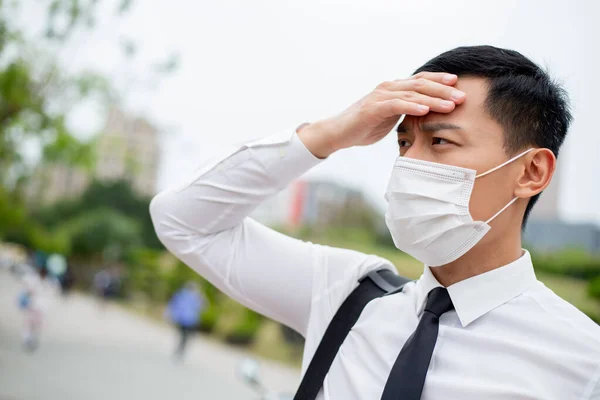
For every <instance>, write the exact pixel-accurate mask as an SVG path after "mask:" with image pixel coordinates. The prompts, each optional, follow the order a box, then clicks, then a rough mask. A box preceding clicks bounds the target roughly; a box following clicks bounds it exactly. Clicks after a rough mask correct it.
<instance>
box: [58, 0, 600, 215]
mask: <svg viewBox="0 0 600 400" xmlns="http://www.w3.org/2000/svg"><path fill="white" fill-rule="evenodd" d="M598 15H600V3H598V2H594V1H592V0H589V1H583V0H581V1H572V2H567V1H554V0H545V1H543V0H538V1H517V0H501V1H480V0H479V1H467V0H463V1H456V0H455V1H431V0H430V1H424V0H420V1H402V0H369V1H366V0H363V1H356V0H303V1H291V0H254V1H244V0H225V1H214V2H190V1H184V0H170V1H158V0H145V1H141V0H138V1H137V2H135V5H134V7H133V9H132V11H131V13H130V15H128V16H127V17H126V18H125V19H121V20H105V21H104V22H102V24H101V26H100V27H99V28H98V29H97V31H96V32H95V33H94V35H93V36H91V37H86V38H85V39H82V40H81V41H80V42H79V43H76V44H75V47H74V48H75V50H70V52H68V53H66V54H67V55H66V56H65V57H64V59H65V61H66V63H68V64H69V65H70V66H72V67H73V68H80V67H82V66H86V67H93V68H97V69H99V70H101V71H104V72H106V73H107V74H108V75H109V76H111V78H112V79H113V80H114V81H115V82H117V83H118V82H128V81H129V80H131V78H132V77H135V76H138V73H139V71H142V70H143V67H144V65H143V64H144V62H146V60H150V59H156V58H157V57H163V56H165V55H167V54H168V53H169V52H170V51H171V50H177V51H178V52H179V53H180V55H181V64H180V67H179V69H178V70H177V71H176V72H175V73H174V74H173V75H172V76H170V77H168V78H166V79H164V80H162V81H161V83H160V85H158V86H157V87H156V88H153V89H148V90H142V89H139V88H138V89H135V90H134V91H133V92H129V93H128V94H127V97H126V100H127V104H128V105H129V107H130V108H131V109H134V110H136V111H137V112H141V113H143V114H145V115H146V116H148V117H149V118H150V119H151V120H152V121H154V122H155V123H156V124H157V125H158V126H159V127H160V128H161V129H162V132H163V138H162V140H163V143H164V157H163V162H162V167H161V179H160V187H161V188H164V187H165V186H168V185H170V184H171V183H173V182H178V181H179V180H181V179H182V177H184V176H185V173H186V172H187V171H189V170H191V169H193V168H194V167H196V166H197V165H198V164H199V163H201V162H202V161H204V160H206V159H207V158H210V156H211V154H213V153H214V151H215V149H217V148H219V147H220V146H224V145H228V144H231V143H234V142H239V141H244V140H248V139H250V138H255V137H259V136H265V135H269V134H272V133H275V132H277V131H279V130H281V129H285V128H287V127H295V126H297V125H298V124H300V123H301V122H303V121H313V120H316V119H319V118H323V117H326V116H329V115H331V114H333V113H337V112H339V111H341V110H343V109H344V108H345V107H347V106H348V105H350V104H351V103H353V102H354V101H356V100H358V99H359V98H360V97H362V96H363V95H364V94H366V93H368V92H369V91H370V90H372V88H373V87H375V86H376V85H377V84H378V83H380V82H381V81H384V80H391V79H398V78H402V77H405V76H407V75H409V74H410V73H411V72H412V71H413V70H414V69H416V68H417V67H418V66H419V65H421V64H422V63H424V62H425V61H427V60H428V59H429V58H431V57H433V56H435V55H437V54H439V53H441V52H443V51H445V50H448V49H451V48H454V47H456V46H460V45H475V44H492V45H496V46H501V47H508V48H513V49H515V50H518V51H520V52H522V53H523V54H525V55H527V56H529V57H530V58H532V59H533V60H534V61H536V62H538V63H542V64H543V65H546V66H548V68H549V70H550V71H551V73H552V74H553V75H554V76H555V77H557V78H558V79H560V80H561V81H562V82H564V84H565V85H566V88H567V90H568V91H569V93H570V95H571V99H572V104H573V108H574V116H575V122H574V124H573V126H572V130H571V132H570V137H569V138H568V139H567V142H566V144H565V146H564V147H563V153H562V155H561V158H560V159H559V165H560V168H561V169H560V174H561V180H562V182H561V184H562V187H561V197H560V199H559V202H560V209H561V210H560V211H561V215H562V216H563V217H564V218H566V219H569V220H593V221H596V222H598V223H600V208H599V207H597V205H598V204H599V203H600V187H599V185H598V183H600V178H598V176H599V175H600V167H599V166H598V162H597V155H598V152H599V150H600V136H599V135H598V133H597V132H596V129H595V128H596V126H597V125H598V121H596V120H595V117H594V115H595V114H596V110H595V108H594V107H595V106H596V105H597V103H598V101H597V98H596V96H597V95H598V93H600V79H599V78H598V74H597V66H598V65H600V55H599V52H598V38H599V37H600V27H599V24H598V23H597V17H598ZM123 36H128V37H134V38H136V39H137V41H138V42H139V44H140V45H141V47H140V50H141V53H140V55H139V56H138V57H139V62H138V64H137V65H135V66H134V67H131V68H128V69H127V70H123V68H120V67H119V65H120V64H119V61H118V60H119V56H118V53H117V51H116V46H115V43H118V41H119V40H120V39H119V38H121V37H123ZM74 121H75V125H76V126H77V127H79V128H81V129H82V130H84V131H85V130H86V129H87V130H88V131H89V130H91V129H96V128H97V127H98V123H99V117H98V116H97V115H96V113H95V111H94V109H93V108H89V107H88V108H87V109H82V110H81V112H80V113H78V114H77V115H75V118H74ZM396 154H397V145H396V143H395V138H394V137H393V135H389V136H388V137H387V138H386V139H384V140H383V141H381V142H380V143H378V144H376V145H373V146H369V147H361V148H354V149H349V150H344V151H341V152H339V153H337V154H335V155H333V156H332V157H331V158H330V159H329V160H327V161H326V162H324V163H323V164H321V165H320V166H319V167H317V168H315V169H314V170H313V171H311V172H310V173H311V174H313V175H317V176H321V177H323V176H325V177H329V178H332V179H335V180H341V181H343V182H346V183H349V184H352V185H355V186H360V187H362V188H364V189H365V191H367V192H368V193H370V194H371V196H372V197H373V198H375V199H376V201H378V202H380V203H381V204H384V200H383V194H384V191H385V187H386V184H387V180H388V178H389V174H390V172H391V167H392V164H393V161H394V158H395V157H396Z"/></svg>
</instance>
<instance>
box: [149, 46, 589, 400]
mask: <svg viewBox="0 0 600 400" xmlns="http://www.w3.org/2000/svg"><path fill="white" fill-rule="evenodd" d="M402 115H405V116H406V117H405V118H404V119H403V121H402V123H401V124H400V125H399V127H398V143H399V148H400V157H398V159H397V160H396V164H395V166H394V169H393V171H392V175H391V178H390V183H389V186H388V191H387V193H386V198H387V200H388V202H389V206H388V210H387V212H386V223H387V225H388V227H389V228H390V231H391V233H392V237H393V239H394V242H395V244H396V246H397V247H398V248H400V249H401V250H403V251H405V252H407V253H408V254H411V255H413V256H414V257H416V258H417V259H419V260H420V261H422V262H424V263H425V264H426V265H425V268H424V272H423V275H422V276H421V278H420V279H419V280H418V281H416V282H411V283H409V284H407V285H406V286H405V288H404V290H403V291H402V292H401V293H397V294H395V295H390V296H385V297H382V298H379V299H376V300H373V301H371V302H370V303H369V304H368V305H367V307H366V308H365V309H364V311H363V312H362V314H361V316H360V319H359V320H358V322H357V323H356V324H355V325H354V327H353V329H352V330H351V332H350V334H349V335H348V337H347V338H346V340H345V341H344V343H343V345H342V347H341V348H340V350H339V352H338V354H337V356H336V358H335V360H334V362H333V364H332V366H331V369H330V370H329V373H328V375H327V377H326V379H325V382H324V385H323V388H322V390H321V392H320V394H319V397H318V398H320V399H335V400H338V399H357V400H358V399H361V400H364V399H380V398H383V399H386V400H387V399H393V398H403V399H418V398H421V399H427V400H430V399H446V400H453V399H461V400H463V399H488V400H489V399H557V400H558V399H560V400H563V399H581V400H583V399H598V398H600V328H599V327H598V326H597V325H595V324H594V323H593V322H592V321H591V320H590V319H588V318H587V317H586V316H585V315H583V314H582V313H581V312H579V311H578V310H577V309H575V308H574V307H572V306H571V305H570V304H568V303H566V302H565V301H563V300H562V299H560V298H559V297H558V296H556V295H555V294H554V293H553V292H552V291H550V290H549V289H547V288H546V287H545V286H544V285H543V284H542V283H541V282H539V281H537V279H536V277H535V274H534V271H533V266H532V263H531V259H530V256H529V253H528V252H527V251H526V250H523V249H522V248H521V228H522V226H523V224H525V222H526V218H527V215H528V214H529V211H530V210H531V208H532V207H533V205H534V203H535V201H536V199H537V197H538V196H539V194H540V193H541V192H542V191H543V190H544V189H545V188H546V187H547V186H548V184H549V183H550V180H551V178H552V175H553V173H554V169H555V163H556V156H557V155H558V150H559V148H560V145H561V144H562V142H563V140H564V138H565V135H566V133H567V130H568V126H569V123H570V121H571V116H570V114H569V109H568V104H567V100H566V95H565V93H564V91H563V90H562V89H561V88H560V87H559V86H557V85H556V84H555V83H553V82H552V81H551V80H550V78H549V77H548V76H547V74H546V73H545V72H544V71H543V70H541V69H540V68H539V67H538V66H537V65H535V64H534V63H533V62H531V61H530V60H529V59H527V58H526V57H524V56H522V55H521V54H519V53H517V52H515V51H510V50H504V49H498V48H495V47H491V46H478V47H462V48H457V49H454V50H451V51H449V52H446V53H444V54H441V55H439V56H438V57H435V58H434V59H432V60H431V61H429V62H427V63H426V64H425V65H423V66H422V67H421V68H419V69H418V71H417V74H416V75H414V76H412V77H411V78H409V79H400V80H396V81H393V82H384V83H382V84H380V85H379V86H377V88H375V90H373V91H372V92H371V93H369V94H367V95H366V96H365V97H363V98H362V99H360V100H359V101H358V102H356V103H354V104H353V105H351V106H350V107H349V108H348V109H347V110H345V111H344V112H342V113H340V114H339V115H337V116H333V117H331V118H328V119H324V120H320V121H316V122H314V123H311V124H307V125H303V126H301V127H299V129H297V132H296V131H295V130H290V131H285V132H283V133H281V134H279V135H275V136H271V137H267V138H265V139H262V140H259V141H255V142H251V143H248V144H246V145H244V146H242V147H241V148H239V149H237V150H235V151H231V152H230V153H229V154H226V155H225V156H223V157H222V158H220V159H219V160H218V161H217V162H215V163H213V164H210V165H207V166H206V167H205V168H203V169H202V170H201V171H199V172H198V173H197V174H196V175H195V176H194V177H193V178H192V179H191V180H190V182H189V184H187V185H185V186H183V187H180V188H177V189H175V190H168V191H165V192H163V193H161V194H159V195H158V196H157V197H156V198H154V199H153V201H152V204H151V207H150V208H151V214H152V218H153V221H154V225H155V228H156V230H157V233H158V235H159V237H160V239H161V240H162V242H163V243H164V244H165V245H166V246H167V247H168V248H169V249H170V250H171V251H172V252H173V253H175V254H176V255H177V256H178V257H179V258H180V259H181V260H183V261H184V262H185V263H187V264H188V265H189V266H190V267H192V268H193V269H195V270H196V271H197V272H198V273H200V274H201V275H203V276H204V277H206V278H207V279H208V280H210V281H211V282H212V283H213V284H215V285H216V286H217V287H219V288H220V289H221V290H222V291H223V292H225V293H227V294H228V295H229V296H231V297H233V298H235V299H236V300H238V301H239V302H241V303H242V304H244V305H246V306H248V307H250V308H253V309H255V310H257V311H258V312H261V313H263V314H265V315H267V316H269V317H271V318H274V319H276V320H278V321H281V322H282V323H284V324H286V325H289V326H290V327H292V328H294V329H295V330H297V331H298V332H300V333H302V334H303V335H304V336H305V337H306V347H305V352H304V360H303V361H304V362H303V366H304V367H303V371H305V369H306V366H307V364H308V362H309V361H310V360H311V357H312V355H313V354H314V352H315V349H316V347H317V346H318V344H319V341H320V339H321V337H322V335H323V333H324V331H325V329H326V328H327V326H328V324H329V322H330V320H331V318H332V316H333V315H334V314H335V312H336V310H337V309H338V308H339V306H340V304H341V303H342V302H343V301H344V300H345V299H346V297H347V296H348V295H349V293H351V292H352V290H353V289H354V288H355V287H356V286H357V284H358V282H357V281H358V279H360V278H361V277H362V276H364V275H366V274H367V273H368V272H370V271H373V270H377V269H381V268H389V269H393V268H394V267H393V266H392V265H391V263H390V262H389V261H387V260H385V259H381V258H379V257H377V256H374V255H366V254H361V253H358V252H355V251H351V250H346V249H337V248H331V247H328V246H320V245H318V244H313V243H308V242H302V241H299V240H296V239H293V238H290V237H286V236H284V235H282V234H280V233H277V232H275V231H273V230H271V229H269V228H267V227H265V226H263V225H261V224H259V223H257V222H256V221H254V220H252V219H250V218H248V217H247V216H248V215H249V214H250V213H251V212H252V210H254V209H255V208H256V206H258V205H259V204H260V203H261V202H263V201H264V200H265V199H267V198H269V197H270V196H272V195H274V194H275V193H277V192H278V191H279V190H281V189H282V188H283V187H285V186H286V185H287V184H288V183H289V182H290V181H292V180H293V179H295V178H297V177H299V176H300V175H302V174H303V173H304V172H306V171H307V170H309V169H310V168H311V167H313V166H315V165H317V164H318V163H320V162H322V160H323V159H326V158H327V157H328V156H329V155H330V154H332V153H333V152H335V151H338V150H341V149H344V148H348V147H351V146H360V145H369V144H371V143H375V142H377V141H379V140H380V139H382V138H383V137H384V136H385V135H386V134H387V133H388V132H389V131H390V130H391V129H392V128H393V127H394V126H395V125H396V123H397V122H398V120H399V118H400V117H401V116H402ZM367 161H368V160H367ZM409 337H410V339H409ZM415 343H416V344H415ZM434 346H435V347H434ZM407 354H408V356H407ZM407 377H408V378H407ZM413 378H414V379H413ZM407 379H408V381H407ZM398 388H400V389H398ZM398 390H400V392H398ZM409 391H411V392H410V394H408V393H409Z"/></svg>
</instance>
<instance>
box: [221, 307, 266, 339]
mask: <svg viewBox="0 0 600 400" xmlns="http://www.w3.org/2000/svg"><path fill="white" fill-rule="evenodd" d="M262 320H263V317H262V316H260V315H259V314H257V313H255V312H254V311H252V310H248V309H246V312H245V315H244V318H243V319H242V321H240V322H239V323H238V324H237V325H235V326H234V328H233V330H232V331H231V332H230V333H229V334H227V335H226V336H225V341H226V342H227V343H229V344H234V345H242V346H245V345H249V344H251V343H252V342H253V341H254V339H255V338H256V333H257V332H258V330H259V328H260V325H261V323H262Z"/></svg>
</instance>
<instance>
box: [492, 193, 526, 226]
mask: <svg viewBox="0 0 600 400" xmlns="http://www.w3.org/2000/svg"><path fill="white" fill-rule="evenodd" d="M518 199H519V198H518V197H515V198H514V199H512V200H511V201H509V202H508V204H507V205H505V206H504V207H502V209H501V210H500V211H498V212H497V213H496V214H494V216H493V217H492V218H490V219H488V220H487V221H485V223H486V224H489V223H490V222H492V221H493V220H494V218H496V217H497V216H498V215H500V214H502V211H504V210H506V209H507V208H508V207H510V206H512V204H513V203H514V202H515V201H517V200H518Z"/></svg>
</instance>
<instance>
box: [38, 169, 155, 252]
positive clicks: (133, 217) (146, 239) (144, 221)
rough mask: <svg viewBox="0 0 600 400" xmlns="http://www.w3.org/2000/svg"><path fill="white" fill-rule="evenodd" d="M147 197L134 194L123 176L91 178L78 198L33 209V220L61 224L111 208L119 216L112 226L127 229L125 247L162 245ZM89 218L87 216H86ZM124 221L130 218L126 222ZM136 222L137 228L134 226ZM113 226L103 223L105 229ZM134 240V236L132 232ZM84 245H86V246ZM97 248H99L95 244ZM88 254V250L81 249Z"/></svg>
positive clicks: (117, 229) (47, 225) (117, 230)
mask: <svg viewBox="0 0 600 400" xmlns="http://www.w3.org/2000/svg"><path fill="white" fill-rule="evenodd" d="M149 207H150V199H149V198H145V197H141V196H139V195H137V194H136V193H135V192H134V191H133V189H132V187H131V185H130V184H129V182H127V181H125V180H121V181H114V182H98V181H95V182H92V184H91V185H90V186H89V187H88V189H87V190H86V191H85V192H84V193H83V195H82V196H81V197H80V198H79V199H74V200H66V201H61V202H58V203H56V204H54V205H52V206H50V207H47V208H45V209H41V210H38V211H37V212H36V213H35V220H37V221H40V223H42V224H43V225H44V226H46V227H49V228H51V227H56V226H60V225H64V224H65V222H64V221H70V220H72V219H81V218H83V219H85V218H86V217H85V215H86V214H89V213H93V212H97V210H104V211H103V212H104V213H106V212H107V211H106V210H112V211H113V212H114V213H115V214H114V215H117V216H119V217H125V219H123V218H118V219H117V221H116V222H115V223H114V226H112V228H114V229H113V231H114V233H116V234H117V233H119V232H121V233H123V232H124V230H127V233H129V234H130V236H127V237H126V238H127V240H128V242H127V243H124V247H131V246H132V245H136V246H137V245H143V246H146V247H149V248H152V249H162V248H163V246H162V244H161V243H160V241H159V240H158V238H157V237H156V233H155V231H154V226H153V224H152V220H151V218H150V212H149ZM87 218H88V219H89V217H87ZM125 221H129V224H128V223H126V222H125ZM133 225H136V226H137V228H135V229H134V228H133ZM109 228H110V229H112V228H111V227H108V226H106V223H104V229H105V230H106V229H109ZM134 232H135V234H136V235H137V240H133V237H132V236H133V234H134ZM86 248H87V247H86ZM79 249H80V247H78V246H74V248H73V251H74V252H75V253H76V254H79V253H78V252H79ZM96 250H99V249H98V248H96ZM99 251H101V250H99ZM82 254H89V253H82Z"/></svg>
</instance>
